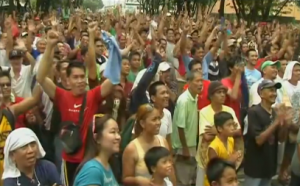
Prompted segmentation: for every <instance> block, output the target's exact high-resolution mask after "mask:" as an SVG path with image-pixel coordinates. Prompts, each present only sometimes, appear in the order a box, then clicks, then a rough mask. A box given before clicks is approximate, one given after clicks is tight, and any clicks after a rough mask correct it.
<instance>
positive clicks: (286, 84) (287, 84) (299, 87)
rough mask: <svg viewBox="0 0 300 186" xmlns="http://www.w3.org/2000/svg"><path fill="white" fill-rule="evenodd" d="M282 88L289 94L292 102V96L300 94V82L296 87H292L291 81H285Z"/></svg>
mask: <svg viewBox="0 0 300 186" xmlns="http://www.w3.org/2000/svg"><path fill="white" fill-rule="evenodd" d="M282 86H283V89H284V91H285V92H286V93H287V95H288V97H289V98H290V100H291V99H292V96H293V95H294V94H295V93H296V92H300V83H299V82H298V84H297V85H296V86H295V85H292V84H291V83H290V82H289V81H283V83H282Z"/></svg>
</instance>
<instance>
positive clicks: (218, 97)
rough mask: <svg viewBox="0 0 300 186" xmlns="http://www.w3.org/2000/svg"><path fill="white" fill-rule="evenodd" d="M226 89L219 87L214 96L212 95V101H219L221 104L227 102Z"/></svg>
mask: <svg viewBox="0 0 300 186" xmlns="http://www.w3.org/2000/svg"><path fill="white" fill-rule="evenodd" d="M226 93H227V92H226V91H225V89H219V90H217V91H216V92H215V93H214V94H213V95H212V96H211V102H214V103H218V104H220V105H223V104H224V103H225V99H226Z"/></svg>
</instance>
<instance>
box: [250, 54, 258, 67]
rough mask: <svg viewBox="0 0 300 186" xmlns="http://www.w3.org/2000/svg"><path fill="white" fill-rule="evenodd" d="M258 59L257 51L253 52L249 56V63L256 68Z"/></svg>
mask: <svg viewBox="0 0 300 186" xmlns="http://www.w3.org/2000/svg"><path fill="white" fill-rule="evenodd" d="M257 59H258V55H257V52H256V51H251V52H249V54H248V62H249V63H251V65H253V66H255V65H256V62H257Z"/></svg>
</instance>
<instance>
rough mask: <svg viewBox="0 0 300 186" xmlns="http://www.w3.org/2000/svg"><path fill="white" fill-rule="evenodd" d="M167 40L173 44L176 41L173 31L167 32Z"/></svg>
mask: <svg viewBox="0 0 300 186" xmlns="http://www.w3.org/2000/svg"><path fill="white" fill-rule="evenodd" d="M167 39H168V41H170V42H173V41H174V39H175V35H174V31H173V30H168V32H167Z"/></svg>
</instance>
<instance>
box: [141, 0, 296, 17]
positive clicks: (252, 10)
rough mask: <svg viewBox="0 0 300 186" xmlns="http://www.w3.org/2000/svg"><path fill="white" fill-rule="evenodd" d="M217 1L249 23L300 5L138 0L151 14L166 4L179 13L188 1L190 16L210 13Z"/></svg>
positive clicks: (257, 0) (274, 0)
mask: <svg viewBox="0 0 300 186" xmlns="http://www.w3.org/2000/svg"><path fill="white" fill-rule="evenodd" d="M217 1H220V2H222V3H219V5H220V6H221V7H218V9H220V8H221V9H220V10H223V9H224V8H225V9H226V7H227V6H229V7H230V8H232V9H234V10H235V11H236V16H237V18H238V19H243V20H246V21H247V22H248V23H251V22H257V21H268V20H272V19H274V18H276V17H277V16H278V15H280V13H284V12H283V9H284V7H285V6H287V5H290V4H291V3H298V4H299V6H300V0H138V2H139V3H140V6H141V9H142V10H143V11H144V12H146V13H149V14H159V13H160V10H161V9H162V8H163V7H164V6H168V8H169V10H170V11H172V12H174V13H175V14H177V15H178V14H179V13H180V12H181V11H183V10H184V7H185V6H184V5H185V3H186V8H187V11H188V13H189V15H190V16H194V15H196V14H197V12H198V11H201V12H202V13H203V14H207V13H210V12H211V11H212V10H213V8H214V7H215V6H216V4H217ZM222 6H223V7H222ZM198 9H199V10H198ZM285 11H286V10H285ZM286 13H288V12H286Z"/></svg>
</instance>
